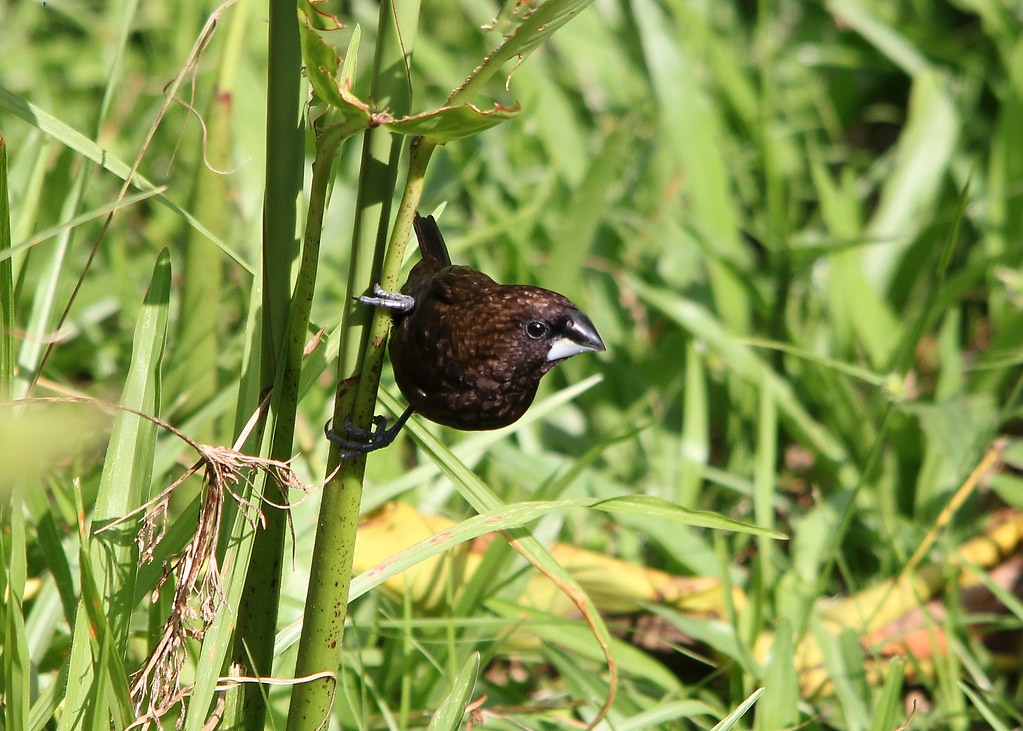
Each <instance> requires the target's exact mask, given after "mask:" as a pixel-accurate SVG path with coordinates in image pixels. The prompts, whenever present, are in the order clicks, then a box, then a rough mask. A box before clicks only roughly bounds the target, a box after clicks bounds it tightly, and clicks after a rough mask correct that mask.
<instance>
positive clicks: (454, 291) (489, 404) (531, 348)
mask: <svg viewBox="0 0 1023 731" xmlns="http://www.w3.org/2000/svg"><path fill="white" fill-rule="evenodd" d="M415 231H416V238H417V239H418V240H419V251H420V254H421V255H422V260H421V261H420V262H419V263H417V264H416V265H415V266H414V267H413V268H412V271H411V272H410V273H409V278H408V281H407V282H406V283H405V286H404V287H402V290H401V293H400V294H399V293H394V292H388V291H386V290H384V289H382V288H381V287H380V286H379V285H377V286H375V287H374V290H373V291H374V294H375V295H376V296H374V297H365V296H364V297H359V298H358V300H359V302H361V303H363V304H367V305H374V306H376V307H386V308H388V309H390V310H391V311H392V317H393V321H394V322H393V327H392V328H391V342H390V346H389V349H388V352H389V353H390V357H391V365H392V366H393V368H394V379H395V381H396V382H397V384H398V388H399V389H401V392H402V394H403V395H404V396H405V398H406V399H407V400H408V403H409V406H408V408H407V409H406V410H405V412H404V413H403V414H402V415H401V416H400V417H399V418H398V420H397V421H396V422H395V423H394V424H393V425H392V426H391V427H390V428H385V425H386V420H385V418H384V417H383V416H377V417H375V418H374V419H373V426H374V428H373V430H372V431H367V430H364V429H358V428H355V427H353V426H352V425H351V424H347V425H346V427H345V434H344V435H341V434H338V433H336V432H334V431H332V430H331V429H330V428H329V426H330V425H329V424H328V425H327V426H328V428H327V429H326V430H325V431H326V434H327V438H328V439H330V441H332V442H334V443H335V444H337V445H338V446H339V447H341V452H342V456H344V457H348V456H352V455H354V454H361V453H365V452H370V451H373V450H375V449H380V448H381V447H385V446H387V445H388V444H390V443H391V442H392V441H393V440H394V438H395V436H397V434H398V431H399V430H400V429H401V427H402V426H404V425H405V422H406V421H408V418H409V417H410V416H411V415H412V414H413V413H419V414H422V415H423V416H425V417H426V418H427V419H429V420H430V421H434V422H436V423H438V424H443V425H445V426H450V427H454V428H456V429H464V430H469V431H475V430H484V429H497V428H499V427H502V426H507V425H508V424H511V423H513V422H515V421H517V420H518V419H519V417H521V416H522V415H523V414H524V413H525V412H526V409H528V408H529V405H530V404H531V403H532V402H533V397H534V396H535V395H536V389H537V386H539V384H540V379H541V378H542V377H543V375H544V374H545V373H547V372H548V371H549V370H551V368H553V367H554V366H556V365H557V364H558V363H560V362H562V361H563V360H565V359H566V358H570V357H571V356H573V355H578V354H579V353H587V352H591V351H599V350H604V349H605V348H604V343H603V341H602V340H601V339H600V335H598V334H597V330H596V328H594V327H593V323H592V322H590V319H589V318H588V317H586V315H584V314H583V313H582V312H580V311H579V309H578V308H577V307H576V306H575V305H573V304H572V303H571V301H569V300H568V298H566V297H563V296H562V295H560V294H558V293H556V292H551V291H550V290H547V289H541V288H539V287H529V286H526V285H519V284H498V283H497V282H495V281H494V280H493V279H491V278H490V277H488V276H487V275H486V274H483V273H481V272H478V271H476V270H475V269H472V268H471V267H466V266H455V265H452V263H451V258H450V256H449V255H448V249H447V245H446V244H445V243H444V238H443V237H442V236H441V233H440V229H439V228H438V227H437V222H436V221H435V220H434V218H433V216H428V217H427V218H423V217H422V216H420V215H419V214H418V213H416V217H415Z"/></svg>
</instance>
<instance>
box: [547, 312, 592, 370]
mask: <svg viewBox="0 0 1023 731" xmlns="http://www.w3.org/2000/svg"><path fill="white" fill-rule="evenodd" d="M568 317H569V320H568V325H567V326H566V327H565V332H564V333H563V334H561V335H558V337H556V338H554V340H553V341H551V348H550V350H549V351H547V360H548V361H554V360H564V359H565V358H570V357H572V356H573V355H579V354H580V353H592V352H594V351H601V350H607V348H605V347H604V341H603V340H601V339H600V335H598V334H597V328H595V327H593V323H592V322H590V318H588V317H587V316H586V315H584V314H583V313H581V312H580V311H579V310H577V309H575V308H572V309H570V310H569V311H568Z"/></svg>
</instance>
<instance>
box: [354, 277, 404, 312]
mask: <svg viewBox="0 0 1023 731" xmlns="http://www.w3.org/2000/svg"><path fill="white" fill-rule="evenodd" d="M373 294H374V295H376V296H375V297H369V296H368V295H359V296H358V297H356V298H355V299H357V300H358V301H359V303H360V304H363V305H372V306H373V307H383V308H385V309H388V310H398V311H399V312H409V311H410V310H412V308H414V307H415V306H416V298H415V297H412V296H411V295H407V294H402V293H401V292H388V291H387V290H386V289H384V288H383V287H381V286H380V285H379V284H374V285H373Z"/></svg>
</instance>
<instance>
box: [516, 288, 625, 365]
mask: <svg viewBox="0 0 1023 731" xmlns="http://www.w3.org/2000/svg"><path fill="white" fill-rule="evenodd" d="M500 289H501V290H502V292H501V295H502V296H503V297H504V298H505V305H504V306H503V307H502V312H503V318H502V319H505V322H503V323H501V329H502V330H503V331H504V340H505V342H506V344H507V347H509V348H511V349H513V350H514V351H515V353H516V356H517V358H518V359H520V361H521V362H522V363H523V365H525V364H526V363H528V364H529V365H528V367H529V368H530V369H531V370H534V371H535V372H536V373H537V377H539V376H542V375H543V374H544V373H546V372H547V371H549V370H550V369H551V368H553V367H554V366H556V365H557V364H558V363H561V362H562V361H563V360H565V359H566V358H571V357H572V356H573V355H579V354H580V353H590V352H594V351H602V350H606V348H605V347H604V341H603V340H601V339H600V335H599V334H597V329H596V328H595V327H594V326H593V323H592V322H591V321H590V318H588V317H587V316H586V315H584V314H583V313H582V312H581V311H580V310H579V308H578V307H576V306H575V305H574V304H572V302H571V300H569V299H568V298H567V297H564V296H562V295H560V294H558V293H556V292H551V291H550V290H547V289H541V288H539V287H528V286H524V285H507V286H503V287H500Z"/></svg>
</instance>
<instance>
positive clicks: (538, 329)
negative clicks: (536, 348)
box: [526, 320, 547, 340]
mask: <svg viewBox="0 0 1023 731" xmlns="http://www.w3.org/2000/svg"><path fill="white" fill-rule="evenodd" d="M546 334H547V325H546V324H544V323H542V322H539V321H537V320H533V321H532V322H529V323H526V335H528V336H529V337H531V338H533V340H539V339H540V338H542V337H543V336H544V335H546Z"/></svg>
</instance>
